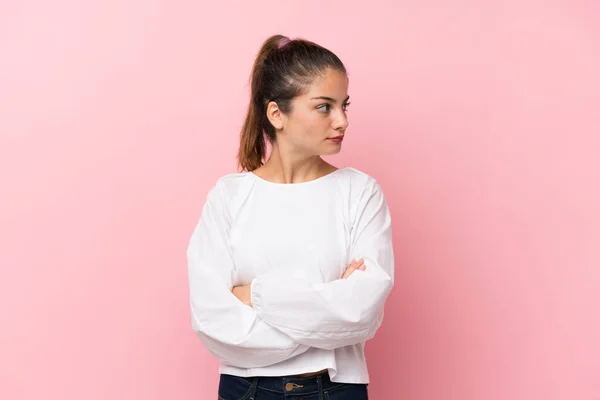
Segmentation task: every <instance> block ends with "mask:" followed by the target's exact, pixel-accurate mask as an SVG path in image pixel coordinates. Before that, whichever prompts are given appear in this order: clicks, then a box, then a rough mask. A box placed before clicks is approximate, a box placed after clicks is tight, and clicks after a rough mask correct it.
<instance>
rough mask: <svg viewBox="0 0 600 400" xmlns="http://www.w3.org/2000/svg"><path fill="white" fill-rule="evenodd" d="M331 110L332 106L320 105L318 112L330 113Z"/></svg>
mask: <svg viewBox="0 0 600 400" xmlns="http://www.w3.org/2000/svg"><path fill="white" fill-rule="evenodd" d="M330 109H331V104H323V105H320V106H319V107H317V110H319V111H321V112H323V113H328V112H329V111H330Z"/></svg>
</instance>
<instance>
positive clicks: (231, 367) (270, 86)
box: [187, 35, 394, 400]
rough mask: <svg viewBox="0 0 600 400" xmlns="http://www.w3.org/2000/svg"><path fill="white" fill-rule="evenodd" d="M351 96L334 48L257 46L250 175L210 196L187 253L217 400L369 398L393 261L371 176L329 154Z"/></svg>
mask: <svg viewBox="0 0 600 400" xmlns="http://www.w3.org/2000/svg"><path fill="white" fill-rule="evenodd" d="M348 99H349V97H348V78H347V74H346V69H345V67H344V65H343V64H342V62H341V61H340V59H339V58H338V57H337V56H336V55H335V54H333V53H332V52H331V51H329V50H327V49H325V48H323V47H321V46H319V45H317V44H315V43H312V42H309V41H306V40H300V39H296V40H290V39H288V38H287V37H284V36H280V35H276V36H273V37H271V38H269V39H268V40H267V41H266V42H265V43H264V44H263V46H262V48H261V50H260V52H259V54H258V56H257V58H256V61H255V63H254V68H253V71H252V81H251V97H250V105H249V107H248V114H247V116H246V121H245V124H244V127H243V129H242V133H241V143H240V149H239V155H238V159H239V163H240V166H241V169H242V172H241V173H235V174H230V175H226V176H224V177H222V178H220V179H219V180H218V181H217V183H216V185H215V186H214V187H213V188H212V189H211V190H210V192H209V194H208V196H207V199H206V203H205V204H204V207H203V209H202V214H201V216H200V220H199V222H198V224H197V226H196V228H195V230H194V232H193V234H192V237H191V239H190V242H189V247H188V251H187V258H188V266H189V283H190V302H191V313H192V324H193V328H194V330H195V331H196V332H197V333H198V335H199V336H200V339H201V340H202V342H203V343H204V345H205V346H206V347H207V349H208V350H209V351H210V352H211V353H212V354H214V355H215V356H216V357H217V358H218V359H219V360H220V374H221V377H220V385H219V399H223V400H240V399H255V400H271V399H272V400H275V399H284V398H285V399H292V398H293V399H303V400H313V399H314V400H316V399H321V400H322V399H325V400H327V399H329V400H336V399H343V400H354V399H367V397H368V395H367V384H368V382H369V375H368V372H367V365H366V361H365V356H364V346H365V342H366V341H367V340H369V339H371V338H372V337H373V336H374V335H375V332H376V331H377V329H378V328H379V326H380V325H381V322H382V320H383V306H384V302H385V300H386V298H387V296H388V294H389V293H390V291H391V289H392V286H393V281H394V254H393V250H392V234H391V221H390V214H389V210H388V206H387V203H386V200H385V198H384V196H383V193H382V191H381V188H380V186H379V185H378V183H377V182H376V180H375V179H373V178H372V177H370V176H368V175H367V174H365V173H363V172H360V171H358V170H356V169H354V168H341V169H337V168H336V167H334V166H333V165H331V164H329V163H327V162H325V161H324V160H323V159H322V158H321V156H323V155H330V154H335V153H338V152H339V151H340V148H341V146H342V141H343V139H344V136H345V134H346V128H347V127H348V119H347V116H346V112H347V107H348V105H349V102H348ZM267 145H269V147H270V153H269V156H268V159H267V160H266V161H265V158H266V157H267Z"/></svg>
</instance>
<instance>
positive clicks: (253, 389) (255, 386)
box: [248, 377, 258, 400]
mask: <svg viewBox="0 0 600 400" xmlns="http://www.w3.org/2000/svg"><path fill="white" fill-rule="evenodd" d="M257 389H258V377H254V378H253V379H252V386H251V387H250V397H248V400H254V396H255V395H256V390H257Z"/></svg>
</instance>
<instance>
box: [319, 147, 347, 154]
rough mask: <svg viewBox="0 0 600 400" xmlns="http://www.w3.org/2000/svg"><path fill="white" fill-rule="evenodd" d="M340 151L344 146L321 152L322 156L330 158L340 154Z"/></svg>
mask: <svg viewBox="0 0 600 400" xmlns="http://www.w3.org/2000/svg"><path fill="white" fill-rule="evenodd" d="M340 151H342V146H337V148H335V149H327V150H324V151H321V152H320V154H321V155H322V156H330V155H333V154H338V153H339V152H340Z"/></svg>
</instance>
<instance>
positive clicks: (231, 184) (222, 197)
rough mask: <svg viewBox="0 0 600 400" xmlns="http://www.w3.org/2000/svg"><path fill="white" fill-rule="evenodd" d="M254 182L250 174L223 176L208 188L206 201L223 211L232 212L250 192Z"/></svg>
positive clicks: (238, 173) (240, 173) (239, 173)
mask: <svg viewBox="0 0 600 400" xmlns="http://www.w3.org/2000/svg"><path fill="white" fill-rule="evenodd" d="M255 181H256V180H255V178H254V175H253V174H252V173H250V172H237V173H230V174H227V175H223V176H221V177H220V178H218V179H217V180H216V182H215V183H214V184H213V186H212V187H211V188H210V190H209V192H208V195H207V198H206V201H207V203H212V204H214V205H215V206H217V207H219V208H220V209H221V210H223V211H225V210H227V211H228V212H233V211H232V210H235V209H236V208H238V207H239V205H240V204H242V203H243V202H244V200H245V198H246V197H247V196H248V194H249V193H250V192H251V191H252V187H253V185H254V183H255Z"/></svg>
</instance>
